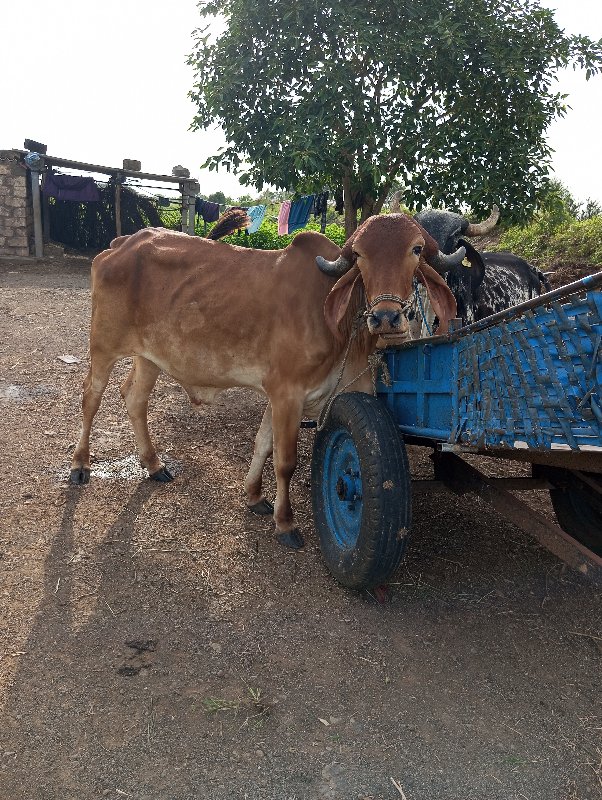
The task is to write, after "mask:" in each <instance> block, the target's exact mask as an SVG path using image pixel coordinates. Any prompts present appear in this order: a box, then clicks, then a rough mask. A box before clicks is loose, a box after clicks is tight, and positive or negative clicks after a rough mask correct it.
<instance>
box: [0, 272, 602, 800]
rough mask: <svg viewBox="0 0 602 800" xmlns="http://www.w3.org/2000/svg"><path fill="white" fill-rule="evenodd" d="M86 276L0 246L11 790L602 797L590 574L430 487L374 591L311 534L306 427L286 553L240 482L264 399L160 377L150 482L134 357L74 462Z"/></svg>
mask: <svg viewBox="0 0 602 800" xmlns="http://www.w3.org/2000/svg"><path fill="white" fill-rule="evenodd" d="M88 277H89V261H86V260H81V259H77V258H68V257H64V258H56V259H54V260H47V261H43V262H38V263H36V262H28V263H12V262H7V261H0V441H1V442H2V447H1V448H0V467H1V475H2V481H1V482H0V520H1V522H0V528H1V532H0V601H1V609H2V611H1V614H0V720H1V724H0V800H92V799H93V798H94V799H95V798H110V799H111V800H120V799H127V798H135V800H201V799H205V798H207V799H208V800H245V799H247V798H248V800H293V799H294V800H305V798H309V799H310V800H313V799H314V798H315V799H316V800H368V799H370V800H393V798H401V799H402V800H403V798H405V800H586V799H587V800H589V799H590V798H600V797H602V741H601V738H600V732H601V730H602V721H601V718H600V704H599V676H600V666H601V662H600V655H601V652H602V625H601V623H600V620H601V611H602V608H601V605H602V604H601V598H600V592H599V591H598V590H596V589H595V588H594V587H593V586H592V585H590V584H588V583H587V582H586V581H585V580H584V579H583V578H582V577H581V576H579V575H577V574H575V573H573V572H571V571H570V570H569V569H568V568H565V567H564V566H563V564H562V563H561V562H559V561H558V560H557V559H556V558H555V557H554V556H552V555H551V554H549V553H548V552H547V551H545V550H543V549H542V548H540V547H539V545H537V544H536V543H535V542H534V541H532V540H531V539H530V538H529V537H528V536H527V535H526V534H524V533H522V532H520V531H519V530H518V529H516V528H515V527H513V526H512V525H511V524H509V523H506V522H505V521H503V520H502V519H501V518H500V517H499V516H497V515H496V514H495V513H494V512H493V511H491V510H490V509H489V507H487V506H486V505H485V504H484V503H483V502H482V501H481V500H480V499H479V498H478V497H474V496H471V495H468V496H464V497H463V498H458V497H456V496H454V495H451V494H447V493H444V494H437V495H436V496H430V497H426V496H420V497H417V498H416V501H415V503H414V522H413V531H412V538H411V542H410V545H409V547H408V552H407V557H406V558H405V561H404V562H403V564H402V566H401V567H400V569H399V571H398V572H397V574H396V575H395V576H394V578H393V580H392V582H391V586H390V599H389V602H388V603H386V604H384V605H382V604H379V603H378V602H377V601H376V598H375V597H374V596H373V595H371V594H370V593H367V592H363V593H359V592H354V591H350V590H347V589H344V588H342V587H341V586H340V585H339V584H337V583H336V582H335V581H334V580H333V579H332V577H331V576H330V574H329V573H328V571H327V569H326V567H325V566H324V563H323V561H322V559H321V556H320V550H319V546H318V542H317V539H316V534H315V532H314V530H313V526H312V516H311V499H310V487H309V464H310V457H311V446H312V439H313V432H312V431H311V430H302V431H301V442H300V467H299V470H298V472H297V473H296V475H295V478H294V488H293V502H294V504H295V507H296V509H297V511H298V516H299V521H300V524H301V527H302V530H303V532H304V534H305V536H306V541H307V544H306V547H305V549H304V550H302V551H299V552H292V551H287V550H285V549H283V548H282V547H281V546H279V545H278V544H277V542H276V540H275V537H274V533H273V524H272V522H271V521H270V520H269V519H263V518H259V517H255V516H252V515H251V514H249V513H248V512H247V511H246V510H245V506H244V500H243V495H242V480H243V477H244V474H245V471H246V468H247V465H248V463H249V459H250V456H251V452H252V446H253V439H254V435H255V431H256V429H257V426H258V423H259V419H260V416H261V411H262V405H263V404H262V401H261V399H259V398H257V397H255V396H253V395H250V394H247V393H245V392H243V391H238V390H233V391H229V392H227V393H225V394H224V395H223V396H222V397H221V398H220V400H219V401H218V403H217V404H216V405H214V406H212V407H209V408H204V409H202V410H201V411H194V410H193V409H192V407H191V406H190V405H189V403H188V401H187V400H186V399H185V397H184V394H183V392H182V391H181V390H180V388H179V387H178V386H177V385H176V384H174V383H173V382H172V381H171V380H170V379H168V378H161V379H160V381H159V384H158V385H157V389H156V390H155V393H154V395H153V398H152V407H151V412H150V425H151V430H152V432H153V434H154V436H155V437H156V439H157V441H158V443H159V449H160V451H161V452H162V453H164V454H165V457H166V459H167V461H168V463H169V464H170V465H171V467H172V469H173V471H174V472H175V474H176V479H175V481H174V482H173V483H171V484H168V485H160V484H156V483H153V482H151V481H148V480H146V479H145V475H144V473H143V472H142V470H140V468H139V467H137V462H136V459H135V456H134V439H133V435H132V432H131V429H130V427H129V422H128V420H127V416H126V414H125V409H124V408H123V407H122V401H121V398H120V397H119V394H118V384H119V380H120V377H122V376H123V375H124V374H125V372H126V369H127V367H126V365H121V366H119V368H117V369H116V370H115V372H114V375H113V378H112V380H111V383H110V385H109V388H108V389H107V392H106V394H105V399H104V401H103V405H102V407H101V410H100V412H99V414H98V416H97V419H96V424H95V428H94V432H93V437H92V449H93V451H94V452H95V463H94V472H93V477H92V482H91V484H90V485H89V486H88V487H85V488H83V489H82V488H76V487H71V486H69V485H68V483H67V474H68V466H69V461H70V455H71V452H72V450H73V447H74V444H75V441H76V438H77V436H78V434H79V427H80V412H79V403H80V387H81V381H82V377H83V374H84V372H85V370H86V368H87V367H86V351H87V344H88V343H87V333H88V323H89V311H90V295H89V280H88ZM65 355H70V356H75V357H76V358H77V359H79V363H65V361H62V360H60V358H59V357H60V356H65ZM411 458H412V465H413V466H412V471H413V476H414V477H429V476H430V468H429V461H428V458H426V455H425V453H424V452H423V451H418V450H417V449H412V452H411ZM273 489H274V486H273V480H271V479H270V480H269V481H268V490H269V494H271V495H272V496H273ZM537 502H538V504H540V506H542V507H545V508H548V513H550V512H549V504H546V500H545V498H542V499H541V500H538V501H537Z"/></svg>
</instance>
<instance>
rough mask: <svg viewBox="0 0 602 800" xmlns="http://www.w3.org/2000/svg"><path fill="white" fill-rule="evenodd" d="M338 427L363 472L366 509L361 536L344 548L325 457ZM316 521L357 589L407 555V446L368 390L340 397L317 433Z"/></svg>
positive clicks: (328, 550)
mask: <svg viewBox="0 0 602 800" xmlns="http://www.w3.org/2000/svg"><path fill="white" fill-rule="evenodd" d="M339 429H344V430H345V431H347V433H348V435H349V436H350V437H351V439H352V440H353V445H354V446H355V449H356V451H357V456H358V460H359V466H360V472H361V487H362V511H361V521H360V523H359V534H358V536H357V540H356V541H355V543H354V544H353V546H351V547H344V546H342V545H341V544H340V543H339V542H338V541H337V539H336V536H335V535H334V532H333V530H332V529H331V527H330V525H329V523H328V517H327V513H326V508H325V505H326V503H328V502H331V501H330V500H329V498H328V496H327V489H326V486H327V480H328V478H327V476H326V475H325V474H324V470H325V455H326V451H327V449H328V448H329V447H330V446H331V445H332V441H333V438H332V437H333V435H334V436H336V435H337V432H338V431H339ZM311 478H312V505H313V514H314V525H315V528H316V530H317V532H318V535H319V537H320V546H321V550H322V555H323V558H324V560H325V562H326V564H327V566H328V568H329V570H330V571H331V572H332V574H333V575H334V577H335V578H336V579H337V580H338V581H339V582H340V583H341V584H343V585H344V586H348V587H350V588H354V589H361V588H371V587H374V586H378V585H379V584H382V583H384V582H385V581H386V580H387V579H388V578H389V577H390V576H391V575H392V573H393V572H394V571H395V570H396V569H397V567H398V566H399V563H400V561H401V559H402V556H403V553H404V550H405V547H406V544H407V538H408V533H409V530H410V524H411V482H410V470H409V464H408V457H407V453H406V449H405V444H404V442H403V440H402V438H401V436H400V434H399V431H398V430H397V427H396V425H395V422H394V421H393V418H392V416H391V414H390V413H389V411H388V409H387V408H386V406H385V405H384V404H383V403H382V402H381V401H380V400H378V399H377V398H376V397H373V396H371V395H368V394H363V393H361V392H350V393H348V394H342V395H339V397H337V398H336V400H335V401H334V403H333V404H332V407H331V409H330V413H329V415H328V418H327V421H326V425H325V426H324V428H323V429H322V430H321V431H318V432H317V433H316V438H315V442H314V449H313V458H312V467H311Z"/></svg>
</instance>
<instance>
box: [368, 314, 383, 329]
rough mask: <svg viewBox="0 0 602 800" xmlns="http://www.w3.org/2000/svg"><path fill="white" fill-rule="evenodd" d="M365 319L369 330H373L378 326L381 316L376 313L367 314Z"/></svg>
mask: <svg viewBox="0 0 602 800" xmlns="http://www.w3.org/2000/svg"><path fill="white" fill-rule="evenodd" d="M366 320H367V322H368V327H369V328H370V329H371V330H374V329H375V328H380V324H381V318H380V316H379V315H378V314H368V315H367V317H366Z"/></svg>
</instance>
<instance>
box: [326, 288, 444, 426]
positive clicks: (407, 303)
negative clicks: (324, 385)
mask: <svg viewBox="0 0 602 800" xmlns="http://www.w3.org/2000/svg"><path fill="white" fill-rule="evenodd" d="M412 283H413V284H414V294H413V296H412V297H411V298H410V299H409V300H402V299H401V297H398V296H397V295H396V294H379V295H378V297H375V298H374V300H372V301H371V303H370V304H369V305H368V304H367V305H366V308H365V309H364V310H362V311H358V313H357V314H356V316H355V319H354V320H353V326H352V329H351V335H350V336H349V341H348V342H347V348H346V350H345V355H344V356H343V361H342V362H341V368H340V370H339V374H338V377H337V382H336V383H335V386H334V389H333V390H332V392H331V393H330V394H329V395H328V398H327V400H326V403H325V404H324V406H323V407H322V411H321V412H320V416H319V417H318V422H317V430H318V431H321V430H323V429H324V426H325V425H326V422H327V420H328V417H329V415H330V409H331V408H332V404H333V403H334V401H335V400H336V399H337V397H338V396H339V395H340V394H343V392H344V391H345V390H346V389H348V388H349V387H350V386H352V385H353V384H354V383H355V382H356V381H357V380H358V378H361V377H362V375H365V374H366V372H368V370H370V372H371V374H372V389H373V391H374V394H376V380H377V378H378V371H379V369H380V371H381V374H382V381H383V383H384V384H385V386H390V385H391V376H390V374H389V370H388V368H387V362H386V361H385V359H384V356H383V354H382V353H378V352H375V353H372V354H371V355H369V356H368V366H367V367H365V368H364V369H363V370H362V371H361V372H360V373H358V374H357V375H356V376H355V378H353V379H352V380H350V381H349V382H348V383H346V384H345V386H343V388H342V389H341V390H340V391H338V392H337V389H338V388H339V384H340V382H341V380H342V378H343V373H344V372H345V366H346V365H347V358H348V356H349V351H350V350H351V344H352V342H353V340H354V339H355V337H356V336H357V334H358V332H359V330H360V327H361V324H362V322H364V324H365V319H366V317H369V316H370V312H371V310H372V309H373V308H374V306H375V305H377V304H378V303H381V302H383V301H384V300H389V301H391V302H394V303H399V305H400V306H401V310H402V313H404V314H405V315H406V316H407V313H408V311H410V310H411V308H412V306H414V307H415V309H416V311H418V308H420V314H421V316H422V321H423V322H424V324H425V326H426V329H427V331H428V333H429V336H432V335H433V334H432V331H431V328H430V326H429V324H428V322H427V320H426V314H425V312H424V306H423V305H422V298H421V297H420V293H419V291H418V281H417V280H416V278H413V280H412Z"/></svg>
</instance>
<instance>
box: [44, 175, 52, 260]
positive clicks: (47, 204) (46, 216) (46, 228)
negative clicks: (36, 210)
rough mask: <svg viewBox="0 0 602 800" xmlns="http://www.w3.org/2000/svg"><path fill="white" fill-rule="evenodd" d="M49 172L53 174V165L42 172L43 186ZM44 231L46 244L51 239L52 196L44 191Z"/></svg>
mask: <svg viewBox="0 0 602 800" xmlns="http://www.w3.org/2000/svg"><path fill="white" fill-rule="evenodd" d="M49 174H52V167H47V169H46V171H45V172H44V173H43V174H42V188H44V181H45V180H46V178H47V177H48V175H49ZM42 233H43V240H44V244H45V243H46V242H49V241H50V198H49V197H48V195H46V194H44V192H42Z"/></svg>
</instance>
